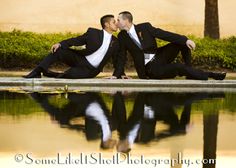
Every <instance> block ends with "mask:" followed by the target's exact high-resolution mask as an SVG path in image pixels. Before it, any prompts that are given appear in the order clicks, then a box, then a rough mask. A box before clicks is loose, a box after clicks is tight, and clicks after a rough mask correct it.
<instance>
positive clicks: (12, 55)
mask: <svg viewBox="0 0 236 168" xmlns="http://www.w3.org/2000/svg"><path fill="white" fill-rule="evenodd" d="M77 35H78V34H72V33H64V34H61V33H59V34H37V33H32V32H21V31H16V30H14V31H12V32H0V68H17V67H19V68H32V67H33V66H35V65H36V64H37V63H38V62H39V61H40V60H42V58H43V57H44V56H46V55H47V54H48V52H49V49H50V47H51V45H52V44H54V43H56V42H59V41H61V40H63V39H67V38H70V37H75V36H77ZM191 39H193V40H194V41H195V42H196V44H197V49H196V50H195V51H194V52H193V64H194V65H196V66H205V67H210V68H215V67H220V68H229V69H236V37H230V38H227V39H222V40H212V39H209V38H204V39H202V38H197V37H193V36H192V37H191ZM158 43H159V46H161V45H164V44H166V43H165V42H163V41H158ZM128 60H129V62H128V64H127V67H132V65H133V64H132V63H131V62H132V61H131V60H132V59H130V58H129V59H128Z"/></svg>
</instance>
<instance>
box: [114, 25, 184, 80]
mask: <svg viewBox="0 0 236 168" xmlns="http://www.w3.org/2000/svg"><path fill="white" fill-rule="evenodd" d="M134 27H135V30H136V33H137V35H138V38H139V41H140V43H141V45H142V49H140V48H139V47H138V46H137V45H136V44H135V43H134V42H133V40H132V39H131V38H130V36H129V35H128V33H127V32H126V31H125V30H122V31H121V32H120V33H119V34H118V40H119V43H120V52H119V56H118V58H119V61H118V62H119V65H120V66H122V67H121V68H120V69H119V70H120V71H119V72H118V74H117V75H119V73H122V70H123V68H124V65H125V62H126V54H127V51H129V53H130V54H131V55H132V57H133V59H134V66H135V68H136V71H137V73H138V76H139V78H142V79H145V78H147V77H146V74H145V65H144V53H150V54H151V53H153V54H155V53H156V52H157V48H158V47H157V43H156V38H159V39H162V40H165V41H169V42H171V43H176V44H182V45H185V43H186V41H187V37H186V36H182V35H178V34H175V33H171V32H168V31H164V30H162V29H159V28H155V27H153V26H152V25H151V24H150V23H142V24H138V25H134Z"/></svg>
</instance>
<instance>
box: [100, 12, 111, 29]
mask: <svg viewBox="0 0 236 168" xmlns="http://www.w3.org/2000/svg"><path fill="white" fill-rule="evenodd" d="M111 18H114V15H104V16H103V17H101V19H100V23H101V26H102V28H103V29H104V28H105V23H107V22H109V21H110V20H111Z"/></svg>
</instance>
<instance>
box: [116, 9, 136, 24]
mask: <svg viewBox="0 0 236 168" xmlns="http://www.w3.org/2000/svg"><path fill="white" fill-rule="evenodd" d="M119 15H122V17H123V19H128V21H129V22H130V23H132V22H133V16H132V14H131V13H130V12H129V11H123V12H120V13H119Z"/></svg>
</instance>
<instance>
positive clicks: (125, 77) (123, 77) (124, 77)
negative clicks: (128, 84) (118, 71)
mask: <svg viewBox="0 0 236 168" xmlns="http://www.w3.org/2000/svg"><path fill="white" fill-rule="evenodd" d="M121 79H132V78H131V77H129V76H126V75H122V76H121Z"/></svg>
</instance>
